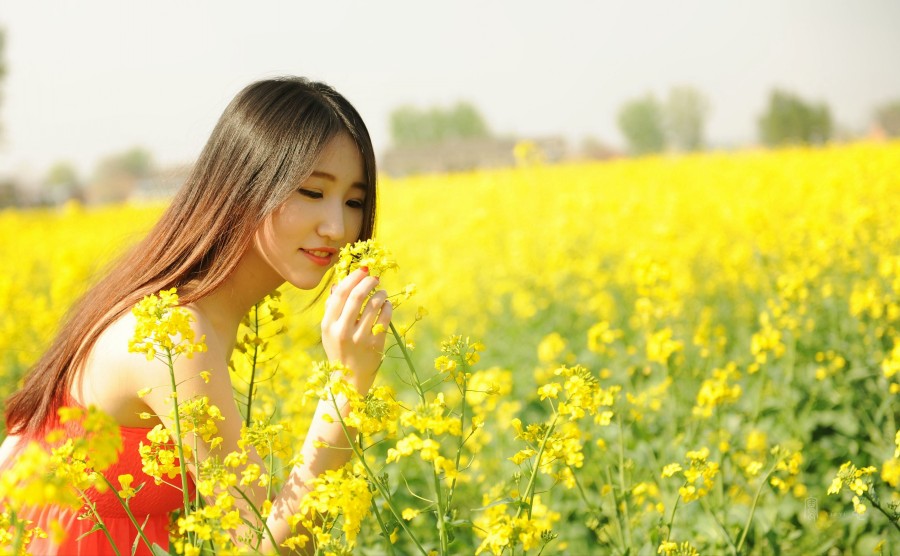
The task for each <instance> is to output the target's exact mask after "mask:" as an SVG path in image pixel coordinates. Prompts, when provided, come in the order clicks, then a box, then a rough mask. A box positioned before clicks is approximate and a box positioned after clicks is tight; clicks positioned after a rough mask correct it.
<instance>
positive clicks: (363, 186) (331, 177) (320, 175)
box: [310, 170, 369, 191]
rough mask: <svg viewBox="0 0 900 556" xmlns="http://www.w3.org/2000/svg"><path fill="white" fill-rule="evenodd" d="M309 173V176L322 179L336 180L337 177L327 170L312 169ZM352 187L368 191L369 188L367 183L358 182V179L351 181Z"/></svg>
mask: <svg viewBox="0 0 900 556" xmlns="http://www.w3.org/2000/svg"><path fill="white" fill-rule="evenodd" d="M310 175H311V176H315V177H317V178H323V179H326V180H329V181H337V178H336V177H335V176H334V175H333V174H329V173H328V172H322V171H319V170H315V171H314V172H313V173H312V174H310ZM352 187H354V188H356V189H362V190H363V191H368V190H369V186H368V185H366V184H364V183H363V182H359V181H357V182H353V186H352Z"/></svg>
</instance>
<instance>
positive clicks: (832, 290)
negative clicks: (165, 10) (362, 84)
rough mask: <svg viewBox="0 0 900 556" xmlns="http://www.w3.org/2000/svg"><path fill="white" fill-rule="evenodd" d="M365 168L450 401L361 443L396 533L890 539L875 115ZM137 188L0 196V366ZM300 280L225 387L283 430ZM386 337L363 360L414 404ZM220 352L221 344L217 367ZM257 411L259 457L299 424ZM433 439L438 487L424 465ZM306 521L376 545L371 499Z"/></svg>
mask: <svg viewBox="0 0 900 556" xmlns="http://www.w3.org/2000/svg"><path fill="white" fill-rule="evenodd" d="M380 185H381V191H380V198H379V203H380V207H381V212H380V215H379V224H378V233H377V238H378V239H379V241H380V243H381V244H383V245H385V246H387V247H388V248H389V249H390V250H391V251H392V252H393V254H394V256H395V257H396V259H397V261H398V262H399V265H400V270H399V271H398V272H396V273H393V274H391V275H388V276H386V277H385V280H384V282H385V285H386V287H387V288H388V289H389V290H391V289H393V291H395V292H400V291H401V290H402V289H403V288H404V287H406V286H407V284H415V288H414V289H415V293H414V294H413V295H412V296H411V297H410V299H409V300H407V301H405V302H404V303H403V305H402V306H401V307H400V309H399V310H398V312H397V316H396V317H395V324H396V325H397V326H398V327H399V328H400V332H406V335H405V336H404V340H403V343H404V347H408V348H412V349H411V351H410V352H409V357H410V359H411V361H412V362H413V363H415V365H416V367H417V368H418V369H420V370H422V369H425V370H428V372H429V373H431V374H434V375H435V377H437V378H435V379H434V380H433V381H431V382H429V381H428V380H425V383H426V384H428V386H430V389H429V390H428V391H426V392H425V393H424V396H425V400H429V402H428V403H433V404H435V405H433V407H432V409H433V410H434V411H436V413H434V415H439V416H440V419H457V420H459V422H460V424H461V426H462V427H463V431H466V430H468V428H467V427H472V436H471V438H469V439H467V440H466V441H465V442H462V443H460V438H461V436H460V435H459V434H455V435H454V434H453V433H452V431H451V432H448V431H438V430H435V429H434V428H432V429H430V432H428V431H429V428H428V427H429V426H437V425H429V426H425V427H424V428H422V427H419V426H418V425H415V421H414V420H412V421H410V420H409V419H407V420H405V421H404V418H403V417H401V418H399V420H400V421H401V422H400V424H399V425H396V424H395V425H394V426H393V427H392V428H391V427H388V429H390V430H386V431H380V432H379V433H378V434H381V435H384V436H378V437H377V438H379V439H383V440H379V441H378V442H374V441H373V442H372V444H370V446H371V450H370V451H368V452H367V454H368V455H367V457H366V459H367V461H369V460H371V461H369V465H370V466H371V467H372V469H375V470H376V471H384V472H385V473H388V474H389V478H388V479H387V481H386V483H385V484H387V485H389V488H390V490H391V496H392V498H393V503H394V504H396V505H398V507H400V508H401V509H404V510H409V512H406V511H404V512H403V513H404V517H403V519H402V520H394V521H396V522H398V523H394V522H392V521H391V519H389V518H385V519H388V522H389V523H388V530H391V529H392V528H393V529H394V530H395V531H396V532H397V538H396V539H395V541H396V544H395V545H393V546H394V547H395V549H396V551H397V553H398V554H412V553H418V552H419V550H420V549H421V548H424V549H425V550H426V551H427V550H438V551H441V552H444V553H453V554H471V553H478V552H484V553H497V554H499V553H504V554H506V553H509V554H523V553H528V554H537V553H539V552H540V551H541V550H543V552H544V553H547V554H550V553H566V554H587V553H596V554H607V553H611V554H625V553H630V554H657V553H664V554H691V553H692V552H691V551H692V550H694V549H696V550H697V551H699V553H701V554H719V553H741V554H769V553H778V552H779V551H780V552H781V553H783V554H820V553H825V552H828V551H829V550H832V549H833V550H835V552H834V553H835V554H841V553H846V554H852V553H869V554H871V553H873V550H876V549H877V547H878V546H881V547H883V548H885V547H890V546H892V545H893V546H900V525H898V516H900V514H898V513H897V505H898V504H900V490H898V487H900V461H898V459H900V435H898V417H900V415H898V409H897V408H898V407H900V406H898V404H897V403H896V400H897V396H898V393H900V219H898V218H897V215H898V214H900V143H896V142H894V143H879V144H854V145H846V146H832V147H827V148H821V149H800V148H798V149H788V150H781V151H775V152H763V151H759V152H742V153H721V154H716V153H713V154H702V155H692V156H681V157H658V158H644V159H637V160H622V161H614V162H607V163H592V164H570V165H559V166H543V165H528V166H522V167H519V168H515V169H509V170H502V171H490V172H488V171H484V172H475V173H465V174H453V175H441V176H422V177H416V178H408V179H403V180H388V179H385V180H384V181H383V182H382V183H381V184H380ZM161 210H162V207H160V206H126V207H106V208H97V209H94V208H81V207H78V206H68V207H66V208H64V209H61V210H51V211H35V212H16V211H10V210H7V211H4V212H2V213H0V261H2V265H3V272H2V273H0V364H2V368H0V394H2V395H3V396H4V397H6V396H8V395H9V394H10V392H12V391H13V390H14V389H15V388H16V384H17V381H18V380H19V378H20V377H21V376H22V375H23V373H25V372H26V370H27V369H28V367H29V365H30V364H31V363H33V362H34V361H35V360H36V358H37V357H38V356H39V355H40V353H41V350H42V349H43V347H44V346H45V345H46V343H47V342H48V340H49V338H50V337H51V336H52V334H53V331H54V330H55V328H56V326H57V325H58V323H59V322H60V320H61V319H62V318H63V316H64V314H65V311H66V309H67V307H68V306H69V304H70V303H71V302H72V301H73V300H74V299H75V298H76V297H77V296H78V295H79V293H81V292H83V291H84V289H85V288H86V286H87V285H88V284H89V283H90V282H91V281H92V280H93V279H94V277H95V276H96V273H97V272H99V271H102V269H103V268H104V266H105V265H106V264H108V263H109V261H111V260H112V258H113V257H114V256H115V255H116V254H117V253H119V252H121V251H122V250H123V249H125V248H126V247H127V246H129V245H131V244H133V243H135V242H136V241H137V239H138V238H139V237H140V236H141V234H142V233H143V232H145V231H146V230H148V229H149V227H150V226H152V224H153V222H154V220H155V218H156V217H157V216H158V215H159V214H160V212H161ZM411 291H412V288H410V289H409V290H408V292H411ZM313 297H314V296H313V295H312V294H310V293H306V292H296V291H287V290H285V291H284V292H283V295H282V297H281V302H280V307H281V311H282V312H283V313H284V314H285V316H284V317H283V318H282V319H280V320H279V323H280V324H279V325H278V326H279V327H280V326H281V325H282V324H283V326H284V327H285V332H284V333H283V334H280V335H274V332H272V334H273V336H272V337H271V339H270V340H269V342H268V344H267V345H265V346H264V347H265V350H266V353H267V357H271V358H272V360H271V361H268V362H266V363H265V364H264V366H265V368H266V372H265V373H261V374H262V375H264V376H265V377H267V380H265V381H263V382H260V383H259V384H258V385H257V387H258V390H256V391H254V392H253V396H254V398H255V399H254V404H255V405H254V406H253V417H255V418H258V419H265V420H271V421H268V422H270V423H278V424H282V425H284V426H286V427H287V430H288V431H289V430H290V429H291V428H293V430H303V429H302V428H301V426H302V422H303V421H304V420H305V419H307V418H308V414H307V413H308V407H307V405H304V398H303V393H304V392H303V390H304V388H302V387H300V385H302V384H304V383H305V382H306V380H307V378H308V377H309V376H310V375H311V373H312V362H313V361H316V360H318V359H320V358H321V356H322V353H321V349H320V346H318V345H317V338H318V330H317V322H318V318H319V316H320V314H321V308H320V307H319V306H318V305H313V306H312V307H307V306H308V305H309V304H310V303H312V302H313ZM420 307H422V308H424V309H425V311H422V310H420V309H419V308H420ZM425 313H427V314H425ZM420 317H421V318H420ZM413 323H414V324H415V326H412V327H411V328H409V330H408V331H407V330H406V329H407V328H408V327H410V325H412V324H413ZM259 334H260V335H265V334H264V333H263V332H259ZM453 335H461V339H459V341H460V342H463V345H464V346H469V347H464V348H463V352H464V354H463V357H464V358H465V356H466V355H465V354H466V353H469V354H470V355H471V353H474V352H477V356H473V357H470V360H469V362H470V363H471V364H472V367H471V369H469V371H468V372H469V373H470V374H469V375H466V376H465V377H464V378H459V376H458V375H456V374H455V373H454V371H453V370H452V369H450V368H449V367H448V365H449V364H448V363H447V360H446V359H445V360H439V361H438V362H437V363H435V359H436V358H439V356H441V355H442V352H441V351H440V350H439V346H440V345H441V342H445V344H446V343H447V342H448V339H449V338H451V337H452V336H453ZM466 338H468V339H469V340H468V341H469V343H468V344H466V343H465V342H466ZM476 342H480V343H481V344H483V346H476V347H474V348H472V346H473V345H475V343H476ZM251 343H252V342H251ZM450 343H452V342H450ZM242 345H244V344H242ZM246 345H250V344H246ZM447 345H449V344H447ZM447 345H445V351H444V352H443V355H447V354H448V353H450V351H452V349H451V348H449V347H447ZM454 345H456V344H454ZM481 347H483V349H478V348H481ZM398 348H399V346H397V347H395V348H392V349H391V350H390V352H389V353H388V358H387V360H386V362H385V364H384V367H383V369H382V371H381V379H380V380H381V381H382V383H383V384H384V385H390V386H391V387H392V388H393V389H394V390H395V391H397V393H398V394H397V397H398V399H400V400H403V401H404V403H405V404H406V407H407V408H409V409H410V411H411V413H410V415H412V414H416V415H420V416H421V415H422V414H424V413H423V412H425V409H422V408H419V409H416V407H415V404H416V403H417V402H416V398H415V395H414V392H413V391H412V387H411V386H409V379H408V376H407V375H406V374H405V373H406V371H405V370H404V369H405V367H404V365H403V361H402V358H401V357H400V350H399V349H398ZM447 350H450V351H447ZM466 350H469V351H466ZM457 355H458V354H457ZM451 358H452V357H451ZM579 365H580V366H581V367H579ZM246 366H247V363H246V360H245V359H244V358H243V357H242V355H241V354H236V356H235V360H234V372H235V373H237V374H238V375H241V376H244V375H246V373H247V372H248V370H247V368H246ZM276 368H277V374H275V376H274V378H268V377H270V375H272V374H274V372H275V370H276ZM270 371H271V372H270ZM444 379H446V380H444ZM462 381H465V382H466V384H467V386H466V389H465V390H463V391H461V390H460V388H459V386H460V385H461V384H462ZM554 384H555V386H553V385H554ZM579 392H580V393H579ZM585 392H588V394H585ZM439 393H442V397H439V396H438V394H439ZM244 395H246V392H244ZM583 395H587V396H588V397H589V398H590V399H589V400H588V401H585V400H584V399H581V398H580V396H581V397H583ZM566 396H568V397H566ZM463 398H465V400H466V404H462V401H463ZM441 399H442V400H444V401H443V402H438V401H437V400H441ZM579 399H581V401H580V402H578V401H577V400H579ZM419 401H420V402H422V403H425V402H424V401H423V400H419ZM461 407H464V408H468V409H460V408H461ZM429 411H431V410H429ZM417 412H418V413H417ZM395 417H396V416H395ZM410 419H412V417H410ZM440 419H438V421H440ZM395 420H397V419H395ZM473 424H474V426H473ZM530 425H531V427H530ZM541 427H543V428H541ZM549 430H552V431H553V434H552V435H551V433H550V432H547V431H549ZM415 431H418V432H417V433H415V434H418V437H419V441H420V442H421V441H422V439H424V438H426V436H427V439H428V440H433V441H434V442H435V444H434V449H435V450H436V452H435V454H439V457H436V456H432V457H430V458H428V457H425V456H424V455H423V456H422V457H421V458H420V457H419V456H418V455H417V454H418V453H419V452H422V453H423V454H424V451H423V450H422V445H421V444H420V445H419V448H418V449H417V450H415V451H414V452H415V453H412V455H409V454H404V455H403V456H400V455H397V454H401V453H402V452H403V447H404V446H406V445H408V444H409V443H410V442H412V440H414V439H411V436H410V435H412V434H413V433H414V432H415ZM541 431H543V432H541ZM544 433H546V436H542V435H544ZM281 438H282V441H283V443H284V446H283V451H284V452H285V453H284V454H282V456H283V458H284V460H285V461H286V460H287V459H289V453H290V449H291V446H292V445H299V442H300V440H298V439H295V438H292V437H291V435H290V433H289V432H285V433H283V434H282V436H281ZM403 441H407V444H402V442H403ZM425 446H426V447H427V446H429V444H427V443H426V444H425ZM391 449H395V450H399V451H398V452H395V453H394V458H393V460H392V455H391V454H392V453H391V452H390V450H391ZM440 458H444V459H440ZM389 460H391V461H389ZM445 460H446V461H445ZM448 461H449V462H452V465H451V464H450V463H446V462H448ZM441 462H443V463H441ZM536 462H539V463H536ZM847 462H852V467H851V466H847V465H845V464H846V463H847ZM441 465H443V466H444V467H443V468H441V469H440V473H438V471H434V473H435V476H437V475H441V478H440V480H439V482H440V481H444V483H443V484H444V485H445V487H446V486H447V485H448V484H452V487H450V491H451V492H454V493H455V494H453V499H452V505H449V506H448V505H447V504H450V503H449V502H448V500H447V499H446V498H442V495H441V494H440V493H438V492H437V491H438V490H441V489H439V488H436V487H435V486H434V485H433V484H431V481H432V479H431V473H432V472H433V469H432V468H434V469H438V468H439V467H440V466H441ZM536 465H537V467H538V468H539V471H540V472H537V471H535V466H536ZM842 466H843V467H842ZM423 469H424V471H423ZM373 491H374V487H373ZM414 493H415V494H414ZM444 494H446V491H444ZM532 495H533V496H534V497H533V498H532ZM379 496H381V497H383V496H384V495H383V493H377V492H376V494H375V498H376V501H377V500H380V498H379ZM417 496H421V497H422V498H428V497H429V496H431V497H436V498H435V499H433V500H432V503H431V504H429V503H428V502H426V501H425V500H423V499H422V498H417ZM523 502H526V503H527V504H528V507H529V509H528V511H527V519H526V516H525V515H524V514H522V512H521V510H519V511H517V507H519V506H517V505H521V504H522V503H523ZM377 504H378V502H375V503H374V504H373V505H376V506H377ZM441 504H444V506H441ZM385 507H386V506H385ZM435 508H441V511H440V512H436V511H435ZM386 511H387V510H385V512H386ZM441 513H444V514H445V515H444V516H443V517H442V518H441V521H445V522H446V524H445V525H444V526H443V527H444V529H441V528H440V527H436V523H437V522H438V518H437V517H436V514H441ZM520 514H521V515H520ZM385 515H387V514H385ZM407 518H408V519H407ZM399 521H403V522H404V523H402V524H401V523H399ZM391 523H393V525H391ZM401 525H402V527H401ZM439 530H441V531H444V530H449V531H450V532H449V533H447V538H446V539H443V540H441V539H440V538H439V536H440V535H444V533H443V532H440V533H439ZM545 530H547V531H552V533H551V532H547V533H544V531H545ZM333 534H334V535H335V538H336V540H335V546H345V547H346V546H348V545H349V546H352V545H353V544H354V542H355V546H356V550H357V552H358V553H360V554H376V553H383V552H384V546H385V542H386V541H385V539H383V538H382V534H381V529H380V528H379V524H378V523H377V521H376V516H373V515H371V514H369V515H368V516H367V517H366V518H365V520H364V521H363V523H362V527H361V529H360V531H359V533H358V537H355V540H354V539H353V538H352V536H353V535H351V537H346V536H344V537H342V536H341V534H340V527H336V528H335V529H334V531H333ZM412 538H415V539H417V541H413V540H411V539H412ZM342 543H343V544H342ZM684 543H689V544H684ZM879 543H883V544H879ZM545 544H546V546H545ZM886 553H888V552H885V554H886Z"/></svg>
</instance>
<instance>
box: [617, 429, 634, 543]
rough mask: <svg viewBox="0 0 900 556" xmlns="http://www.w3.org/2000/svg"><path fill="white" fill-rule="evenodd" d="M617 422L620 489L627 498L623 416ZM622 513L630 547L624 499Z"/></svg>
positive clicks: (629, 526) (628, 519)
mask: <svg viewBox="0 0 900 556" xmlns="http://www.w3.org/2000/svg"><path fill="white" fill-rule="evenodd" d="M616 421H618V423H619V488H620V489H621V490H622V496H623V497H624V496H625V493H626V492H628V490H627V489H626V488H625V430H624V428H623V427H622V415H621V414H619V413H617V414H616ZM622 513H623V516H622V517H623V520H624V524H625V539H626V542H627V543H628V546H629V547H630V546H631V545H632V541H631V524H630V523H629V521H630V518H629V516H628V502H627V501H625V500H624V498H623V504H622Z"/></svg>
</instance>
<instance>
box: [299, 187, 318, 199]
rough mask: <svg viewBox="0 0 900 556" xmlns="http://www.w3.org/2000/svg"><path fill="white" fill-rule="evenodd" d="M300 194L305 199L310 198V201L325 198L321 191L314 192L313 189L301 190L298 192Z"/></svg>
mask: <svg viewBox="0 0 900 556" xmlns="http://www.w3.org/2000/svg"><path fill="white" fill-rule="evenodd" d="M297 192H298V193H300V194H301V195H303V196H304V197H309V198H310V199H321V198H322V197H323V195H322V192H321V191H313V190H312V189H303V188H300V189H298V190H297Z"/></svg>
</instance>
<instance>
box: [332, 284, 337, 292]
mask: <svg viewBox="0 0 900 556" xmlns="http://www.w3.org/2000/svg"><path fill="white" fill-rule="evenodd" d="M336 286H337V284H331V293H334V288H335V287H336Z"/></svg>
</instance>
